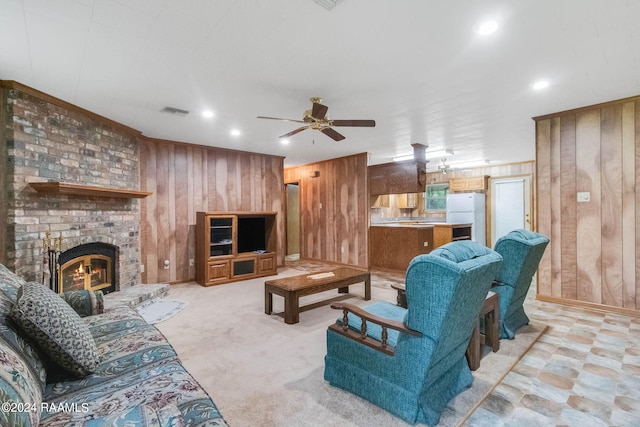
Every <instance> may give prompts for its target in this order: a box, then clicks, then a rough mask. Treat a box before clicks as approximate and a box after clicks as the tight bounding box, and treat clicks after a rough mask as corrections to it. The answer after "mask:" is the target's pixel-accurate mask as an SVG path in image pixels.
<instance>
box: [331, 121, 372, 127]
mask: <svg viewBox="0 0 640 427" xmlns="http://www.w3.org/2000/svg"><path fill="white" fill-rule="evenodd" d="M375 125H376V121H375V120H331V126H357V127H366V128H372V127H375Z"/></svg>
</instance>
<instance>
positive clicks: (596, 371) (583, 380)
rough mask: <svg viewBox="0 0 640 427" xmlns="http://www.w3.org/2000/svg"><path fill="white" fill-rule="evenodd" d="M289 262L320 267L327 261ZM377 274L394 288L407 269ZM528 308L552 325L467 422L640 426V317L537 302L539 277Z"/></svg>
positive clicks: (377, 281)
mask: <svg viewBox="0 0 640 427" xmlns="http://www.w3.org/2000/svg"><path fill="white" fill-rule="evenodd" d="M287 267H290V268H298V269H303V270H306V271H320V270H323V269H326V268H327V264H324V263H321V262H315V261H308V260H299V261H293V262H287ZM371 281H372V286H384V287H386V286H390V285H391V283H393V282H397V283H403V282H404V275H402V274H396V273H389V272H383V271H378V270H372V280H371ZM525 311H526V312H527V314H528V315H529V318H530V319H532V320H536V321H539V322H543V323H546V324H547V325H549V330H548V331H547V333H546V334H545V335H543V336H542V337H541V338H540V340H539V341H538V342H537V343H536V344H534V346H533V347H532V348H531V350H529V352H528V353H527V354H526V355H525V356H524V357H523V358H522V360H520V362H519V363H518V364H517V365H516V366H515V367H514V368H513V370H512V371H511V372H510V373H509V374H507V376H506V377H505V378H504V379H503V381H502V382H501V383H500V384H499V385H498V386H497V387H496V388H495V389H494V390H493V392H492V393H491V394H490V395H489V396H488V397H487V398H486V399H485V400H484V402H483V403H482V404H481V405H480V407H479V408H478V409H477V410H476V411H475V412H474V413H473V414H472V415H471V416H470V417H469V419H468V420H467V421H466V423H465V425H466V426H478V427H482V426H491V427H497V426H518V427H520V426H522V427H526V426H536V427H538V426H578V427H591V426H640V318H637V317H630V316H625V315H621V314H615V313H607V312H603V311H598V310H592V309H587V308H580V307H573V306H565V305H559V304H551V303H547V302H543V301H537V300H536V299H535V280H534V284H533V285H532V286H531V289H530V292H529V294H528V297H527V301H526V302H525ZM516 339H517V334H516Z"/></svg>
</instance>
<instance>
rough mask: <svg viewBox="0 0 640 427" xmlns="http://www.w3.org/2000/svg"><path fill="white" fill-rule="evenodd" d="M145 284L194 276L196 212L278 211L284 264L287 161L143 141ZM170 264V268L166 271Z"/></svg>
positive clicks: (250, 154)
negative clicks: (165, 264) (147, 193)
mask: <svg viewBox="0 0 640 427" xmlns="http://www.w3.org/2000/svg"><path fill="white" fill-rule="evenodd" d="M140 160H141V162H140V163H141V178H140V181H141V182H140V187H141V189H142V190H143V191H151V192H153V195H151V196H149V197H147V198H146V199H145V200H144V202H143V204H142V215H141V217H142V227H141V234H142V236H141V241H142V262H143V264H144V265H145V271H144V272H143V274H142V282H143V283H155V282H180V281H188V280H193V278H195V266H190V265H189V260H191V259H194V260H195V224H196V212H198V211H275V212H278V217H277V231H278V258H277V263H278V265H283V264H284V251H285V245H284V241H285V240H284V239H285V229H284V219H285V218H284V214H283V212H284V200H285V196H284V187H283V185H282V183H283V174H284V158H282V157H278V156H269V155H264V154H255V153H247V152H241V151H233V150H226V149H221V148H212V147H204V146H197V145H191V144H182V143H176V142H172V141H164V140H157V139H150V138H144V137H142V138H140ZM164 260H169V263H170V264H169V269H168V270H165V269H164V268H163V263H164Z"/></svg>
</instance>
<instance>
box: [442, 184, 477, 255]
mask: <svg viewBox="0 0 640 427" xmlns="http://www.w3.org/2000/svg"><path fill="white" fill-rule="evenodd" d="M485 209H486V208H485V197H484V194H482V193H453V194H449V195H448V196H447V223H449V224H471V240H474V241H476V242H478V243H482V244H483V245H486V244H487V239H486V228H485Z"/></svg>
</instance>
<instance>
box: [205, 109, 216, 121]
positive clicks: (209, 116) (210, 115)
mask: <svg viewBox="0 0 640 427" xmlns="http://www.w3.org/2000/svg"><path fill="white" fill-rule="evenodd" d="M214 115H215V114H214V113H213V111H211V110H204V111H203V112H202V117H204V118H207V119H210V118H211V117H213V116H214Z"/></svg>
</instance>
